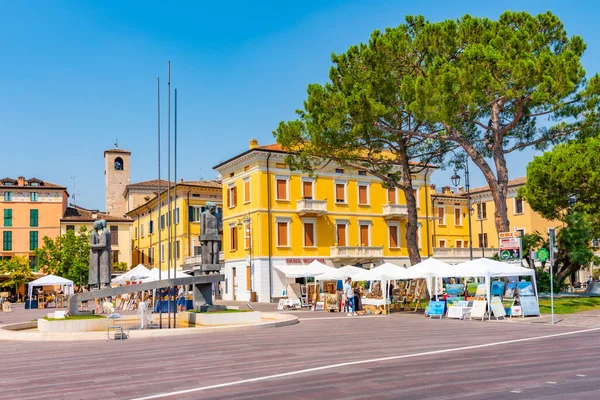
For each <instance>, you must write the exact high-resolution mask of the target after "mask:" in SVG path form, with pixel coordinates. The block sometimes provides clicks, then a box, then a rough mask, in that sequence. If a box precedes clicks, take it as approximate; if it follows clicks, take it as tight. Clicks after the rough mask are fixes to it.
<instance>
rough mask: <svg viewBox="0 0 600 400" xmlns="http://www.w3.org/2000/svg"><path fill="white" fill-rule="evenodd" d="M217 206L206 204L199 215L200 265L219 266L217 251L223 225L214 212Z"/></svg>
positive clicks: (219, 246) (211, 203) (210, 203)
mask: <svg viewBox="0 0 600 400" xmlns="http://www.w3.org/2000/svg"><path fill="white" fill-rule="evenodd" d="M216 209H217V206H216V204H215V203H213V202H210V201H208V202H206V210H205V211H204V212H203V213H202V214H201V215H200V243H201V245H202V264H203V265H211V264H212V265H215V264H219V263H220V260H219V251H220V250H221V235H222V233H223V223H222V222H221V218H220V216H219V214H217V212H216Z"/></svg>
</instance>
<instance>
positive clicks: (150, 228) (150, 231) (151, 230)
mask: <svg viewBox="0 0 600 400" xmlns="http://www.w3.org/2000/svg"><path fill="white" fill-rule="evenodd" d="M153 233H154V221H153V220H150V221H149V222H148V234H150V235H152V234H153ZM142 236H144V234H143V233H142Z"/></svg>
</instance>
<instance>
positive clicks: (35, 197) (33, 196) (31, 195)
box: [29, 192, 38, 201]
mask: <svg viewBox="0 0 600 400" xmlns="http://www.w3.org/2000/svg"><path fill="white" fill-rule="evenodd" d="M29 200H30V201H38V193H37V192H31V193H29Z"/></svg>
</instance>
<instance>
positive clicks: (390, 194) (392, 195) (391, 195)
mask: <svg viewBox="0 0 600 400" xmlns="http://www.w3.org/2000/svg"><path fill="white" fill-rule="evenodd" d="M387 199H388V204H397V203H396V188H388V190H387Z"/></svg>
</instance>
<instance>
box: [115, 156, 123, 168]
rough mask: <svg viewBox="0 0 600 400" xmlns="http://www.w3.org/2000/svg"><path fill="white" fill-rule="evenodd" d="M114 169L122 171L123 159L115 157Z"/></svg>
mask: <svg viewBox="0 0 600 400" xmlns="http://www.w3.org/2000/svg"><path fill="white" fill-rule="evenodd" d="M115 171H123V159H122V158H121V157H117V158H115Z"/></svg>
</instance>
